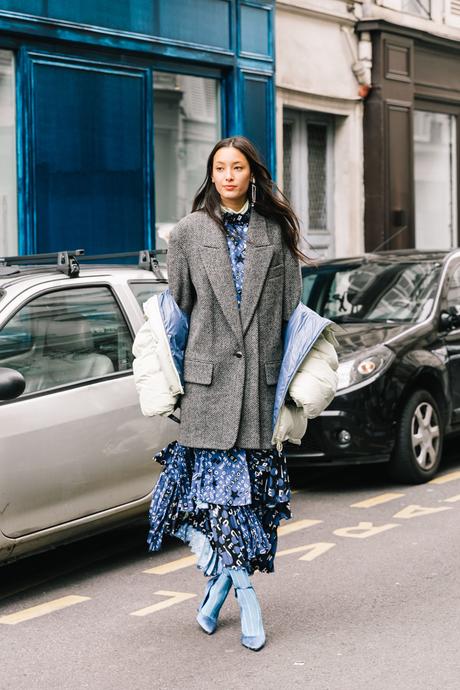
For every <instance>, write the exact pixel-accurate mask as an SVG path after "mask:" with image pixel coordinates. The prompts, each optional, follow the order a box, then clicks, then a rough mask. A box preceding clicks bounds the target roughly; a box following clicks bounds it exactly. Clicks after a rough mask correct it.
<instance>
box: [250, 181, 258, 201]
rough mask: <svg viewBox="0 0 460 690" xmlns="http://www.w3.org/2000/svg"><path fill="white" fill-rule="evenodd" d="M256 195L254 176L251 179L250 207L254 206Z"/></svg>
mask: <svg viewBox="0 0 460 690" xmlns="http://www.w3.org/2000/svg"><path fill="white" fill-rule="evenodd" d="M256 195H257V187H256V181H255V179H254V178H252V180H251V207H252V208H254V205H255V203H256Z"/></svg>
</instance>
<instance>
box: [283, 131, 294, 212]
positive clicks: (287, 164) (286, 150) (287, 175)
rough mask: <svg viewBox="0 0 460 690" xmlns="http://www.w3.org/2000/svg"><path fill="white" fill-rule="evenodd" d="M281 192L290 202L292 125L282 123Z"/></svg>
mask: <svg viewBox="0 0 460 690" xmlns="http://www.w3.org/2000/svg"><path fill="white" fill-rule="evenodd" d="M283 192H284V194H285V196H287V198H288V199H289V200H291V201H292V123H291V122H284V123H283Z"/></svg>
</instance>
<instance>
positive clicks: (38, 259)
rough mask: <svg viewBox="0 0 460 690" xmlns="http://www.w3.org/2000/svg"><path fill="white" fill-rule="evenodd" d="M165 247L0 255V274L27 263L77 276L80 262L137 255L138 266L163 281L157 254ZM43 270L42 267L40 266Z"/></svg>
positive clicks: (2, 274) (17, 268)
mask: <svg viewBox="0 0 460 690" xmlns="http://www.w3.org/2000/svg"><path fill="white" fill-rule="evenodd" d="M167 251H168V250H167V249H155V250H154V249H142V250H141V251H139V252H117V253H112V254H92V255H86V254H85V250H84V249H74V250H71V251H70V250H67V251H62V252H50V253H46V254H24V255H22V256H4V257H0V276H10V275H15V274H17V273H19V272H20V269H21V267H22V266H24V265H27V266H30V267H31V268H32V267H34V268H38V267H40V268H41V267H42V266H43V267H49V268H47V269H46V270H52V271H56V270H57V271H60V272H61V273H64V274H65V275H67V276H68V277H69V278H77V277H78V276H79V274H80V262H81V261H82V260H83V261H97V260H107V259H127V258H134V257H137V260H138V263H137V265H138V268H141V269H144V270H147V271H152V273H153V274H154V276H155V277H156V278H158V280H163V281H165V280H166V278H165V276H164V275H163V273H162V271H161V269H160V265H159V263H158V259H157V255H158V254H167ZM41 270H43V268H41Z"/></svg>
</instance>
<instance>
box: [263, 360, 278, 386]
mask: <svg viewBox="0 0 460 690" xmlns="http://www.w3.org/2000/svg"><path fill="white" fill-rule="evenodd" d="M280 367H281V360H280V359H277V360H275V361H273V362H265V379H266V381H267V385H269V386H275V385H276V384H277V383H278V376H279V373H280Z"/></svg>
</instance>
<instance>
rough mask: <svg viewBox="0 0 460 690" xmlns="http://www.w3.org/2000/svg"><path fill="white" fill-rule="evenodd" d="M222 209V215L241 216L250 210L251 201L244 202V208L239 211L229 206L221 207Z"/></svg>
mask: <svg viewBox="0 0 460 690" xmlns="http://www.w3.org/2000/svg"><path fill="white" fill-rule="evenodd" d="M220 209H221V211H222V213H231V214H233V215H235V216H241V215H243V213H246V211H247V210H248V209H249V201H248V200H247V199H246V201H245V202H244V204H243V206H242V207H241V208H240V210H239V211H234V210H233V209H232V208H228V207H227V206H222V204H221V205H220Z"/></svg>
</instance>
